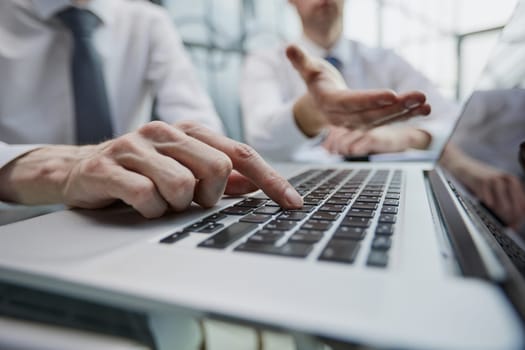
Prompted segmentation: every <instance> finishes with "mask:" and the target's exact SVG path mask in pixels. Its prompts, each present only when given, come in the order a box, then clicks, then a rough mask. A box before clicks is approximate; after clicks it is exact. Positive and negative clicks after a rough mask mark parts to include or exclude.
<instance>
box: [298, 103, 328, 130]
mask: <svg viewBox="0 0 525 350" xmlns="http://www.w3.org/2000/svg"><path fill="white" fill-rule="evenodd" d="M292 113H293V117H294V120H295V123H296V125H297V127H298V128H299V130H300V131H301V132H302V133H303V134H304V135H305V136H307V137H310V138H311V137H315V136H317V135H319V134H320V133H321V132H322V131H323V130H324V129H325V128H326V126H327V125H328V122H327V121H326V118H325V117H324V116H323V114H322V113H320V112H319V109H318V108H317V106H316V105H315V102H314V100H313V98H312V97H311V96H310V94H308V93H307V94H305V95H303V96H302V97H301V98H299V99H298V100H297V102H296V103H295V104H294V105H293V108H292Z"/></svg>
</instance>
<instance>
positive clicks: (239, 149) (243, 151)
mask: <svg viewBox="0 0 525 350" xmlns="http://www.w3.org/2000/svg"><path fill="white" fill-rule="evenodd" d="M233 154H234V155H235V158H236V159H239V160H241V161H251V160H252V159H255V158H257V157H258V154H257V152H256V151H255V150H254V149H253V148H252V147H251V146H249V145H247V144H245V143H241V142H237V143H236V144H235V146H234V148H233Z"/></svg>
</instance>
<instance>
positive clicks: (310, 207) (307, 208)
mask: <svg viewBox="0 0 525 350" xmlns="http://www.w3.org/2000/svg"><path fill="white" fill-rule="evenodd" d="M314 209H315V205H303V207H302V208H299V209H288V210H287V211H289V212H296V211H297V212H301V213H309V212H311V211H312V210H314Z"/></svg>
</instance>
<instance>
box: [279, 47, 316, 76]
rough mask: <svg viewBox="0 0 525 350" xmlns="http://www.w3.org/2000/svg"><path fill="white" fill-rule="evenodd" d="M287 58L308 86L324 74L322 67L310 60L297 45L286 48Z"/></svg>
mask: <svg viewBox="0 0 525 350" xmlns="http://www.w3.org/2000/svg"><path fill="white" fill-rule="evenodd" d="M286 56H287V57H288V59H289V60H290V62H291V63H292V65H293V67H294V68H295V69H296V70H297V72H299V74H300V75H301V77H302V78H303V80H304V81H305V83H306V84H309V83H311V82H312V81H314V80H315V79H316V78H317V77H318V76H319V74H320V73H321V72H322V65H320V64H319V62H317V61H315V60H313V59H312V58H310V56H308V55H307V54H305V53H304V51H303V50H302V49H301V48H299V47H298V46H297V45H289V46H288V47H287V48H286Z"/></svg>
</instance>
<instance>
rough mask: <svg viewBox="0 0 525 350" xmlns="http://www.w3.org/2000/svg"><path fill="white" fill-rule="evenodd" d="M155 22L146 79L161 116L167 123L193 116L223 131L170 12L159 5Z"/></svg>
mask: <svg viewBox="0 0 525 350" xmlns="http://www.w3.org/2000/svg"><path fill="white" fill-rule="evenodd" d="M152 22H153V23H152V28H151V49H150V62H149V67H148V72H147V79H148V80H149V81H150V82H151V84H152V86H153V92H154V94H155V97H156V103H157V105H156V113H157V115H158V117H159V118H160V119H161V120H163V121H166V122H168V123H173V122H176V121H181V120H192V121H196V122H200V123H202V124H203V125H205V126H207V127H208V128H210V129H211V130H214V131H216V132H220V133H224V129H223V126H222V122H221V120H220V118H219V116H218V115H217V113H216V112H215V108H214V106H213V104H212V102H211V99H210V98H209V96H208V95H207V92H206V91H205V90H204V89H203V88H202V87H201V85H200V82H199V79H198V77H197V74H196V71H195V69H194V67H193V65H192V63H191V61H190V59H189V56H188V54H187V53H186V51H185V49H184V46H183V44H182V40H181V38H180V36H179V34H178V33H177V31H176V29H175V26H174V25H173V23H172V20H171V19H170V17H169V15H168V14H167V13H166V12H165V11H163V10H160V9H159V16H158V18H156V20H155V21H152Z"/></svg>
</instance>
